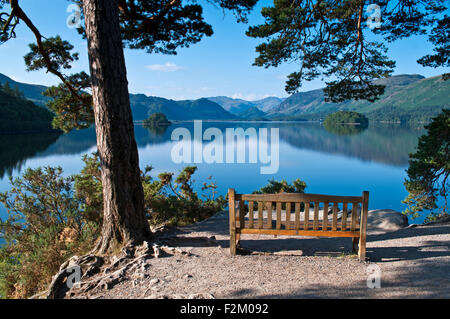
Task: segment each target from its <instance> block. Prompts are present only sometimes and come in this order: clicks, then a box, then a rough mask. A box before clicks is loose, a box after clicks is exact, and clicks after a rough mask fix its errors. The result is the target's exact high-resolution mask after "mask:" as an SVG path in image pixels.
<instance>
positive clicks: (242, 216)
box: [239, 200, 245, 229]
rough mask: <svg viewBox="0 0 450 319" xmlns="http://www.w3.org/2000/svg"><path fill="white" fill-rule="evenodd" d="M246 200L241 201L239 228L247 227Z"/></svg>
mask: <svg viewBox="0 0 450 319" xmlns="http://www.w3.org/2000/svg"><path fill="white" fill-rule="evenodd" d="M244 204H245V202H244V201H243V200H240V201H239V228H241V229H242V228H244V227H245V207H244V206H245V205H244Z"/></svg>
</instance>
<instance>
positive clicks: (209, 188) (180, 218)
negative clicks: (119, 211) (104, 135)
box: [75, 154, 226, 226]
mask: <svg viewBox="0 0 450 319" xmlns="http://www.w3.org/2000/svg"><path fill="white" fill-rule="evenodd" d="M83 160H84V162H85V167H84V169H83V170H82V171H81V174H80V175H78V176H76V177H75V180H76V181H77V183H76V187H75V188H76V193H77V194H79V196H80V197H84V198H86V201H88V202H89V208H86V210H87V211H88V215H91V216H92V217H91V218H94V216H95V214H93V213H94V212H95V211H101V210H102V209H103V208H102V207H103V198H102V185H101V182H100V164H99V160H98V155H97V154H93V155H92V156H91V157H89V156H84V158H83ZM152 170H153V167H151V166H147V167H146V168H145V170H144V172H142V176H141V178H142V186H143V188H144V201H145V203H144V204H145V209H146V211H147V214H148V219H149V222H150V224H152V225H155V226H156V225H161V224H164V225H169V226H184V225H188V224H192V223H195V222H198V221H200V220H203V219H205V218H208V217H210V216H212V215H214V214H215V213H217V212H219V211H221V210H223V208H224V207H225V205H226V200H225V198H224V197H223V196H217V191H216V189H217V186H216V184H215V183H213V182H211V177H209V178H208V180H209V181H208V182H204V183H203V185H202V188H201V190H202V194H201V195H199V194H197V192H194V190H193V187H192V184H193V180H192V176H193V175H194V174H195V172H196V170H197V167H196V166H188V167H185V168H184V169H183V170H182V171H181V172H180V173H179V174H178V176H177V177H176V178H175V179H174V173H161V174H159V175H158V180H154V179H153V178H152V177H151V176H150V175H149V173H150V172H151V171H152Z"/></svg>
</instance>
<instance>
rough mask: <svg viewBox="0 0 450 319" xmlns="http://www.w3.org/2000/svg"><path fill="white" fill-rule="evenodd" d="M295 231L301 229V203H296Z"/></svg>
mask: <svg viewBox="0 0 450 319" xmlns="http://www.w3.org/2000/svg"><path fill="white" fill-rule="evenodd" d="M294 227H295V229H300V203H295V226H294Z"/></svg>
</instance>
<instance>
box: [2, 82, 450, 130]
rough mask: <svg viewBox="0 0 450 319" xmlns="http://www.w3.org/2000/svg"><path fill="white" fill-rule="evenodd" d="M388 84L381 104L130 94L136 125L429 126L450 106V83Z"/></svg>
mask: <svg viewBox="0 0 450 319" xmlns="http://www.w3.org/2000/svg"><path fill="white" fill-rule="evenodd" d="M5 82H9V84H10V86H11V87H12V88H14V87H16V86H17V87H18V89H19V90H20V91H22V92H23V93H24V95H25V97H26V98H27V99H29V100H31V101H33V102H35V103H36V104H38V105H43V104H44V103H45V102H46V101H47V100H48V98H46V97H44V96H42V95H41V93H42V92H43V91H44V90H45V89H46V87H45V86H42V85H35V84H26V83H20V82H16V81H13V80H12V79H10V78H9V77H7V76H5V75H3V74H1V73H0V83H5ZM376 82H377V83H379V84H384V85H386V91H385V94H384V95H383V96H382V97H381V99H380V100H378V101H376V102H374V103H370V102H367V101H346V102H343V103H326V102H325V99H324V94H323V91H322V90H320V89H319V90H312V91H307V92H300V93H296V94H293V95H291V96H290V97H288V98H278V97H267V98H265V99H262V100H258V101H245V100H242V99H233V98H230V97H226V96H217V97H209V98H202V99H198V100H186V101H174V100H170V99H165V98H161V97H154V96H146V95H144V94H130V101H131V110H132V112H133V118H134V119H135V120H144V119H147V118H148V117H149V115H151V114H152V113H155V112H162V113H164V114H166V116H167V117H168V118H169V120H192V119H205V120H206V119H215V120H233V119H261V118H268V119H274V120H286V119H297V120H300V119H303V120H305V119H306V120H311V119H323V118H325V117H326V115H328V114H330V113H334V112H337V111H340V110H347V111H357V112H360V113H362V114H364V115H366V116H367V117H368V118H369V120H372V121H395V122H406V121H428V120H429V119H430V118H431V117H433V116H435V115H437V114H438V113H439V112H440V110H441V109H442V108H448V107H450V99H449V96H450V80H449V81H443V80H442V79H441V77H440V76H437V77H431V78H424V77H423V76H421V75H417V74H413V75H408V74H405V75H396V76H393V77H390V78H387V79H381V80H377V81H376Z"/></svg>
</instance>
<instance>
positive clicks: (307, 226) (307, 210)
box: [304, 202, 309, 230]
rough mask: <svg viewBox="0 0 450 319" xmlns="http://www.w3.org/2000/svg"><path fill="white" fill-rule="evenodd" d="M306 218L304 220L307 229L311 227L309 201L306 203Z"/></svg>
mask: <svg viewBox="0 0 450 319" xmlns="http://www.w3.org/2000/svg"><path fill="white" fill-rule="evenodd" d="M304 216H305V220H304V225H305V230H308V229H309V202H306V203H305V214H304Z"/></svg>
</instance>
